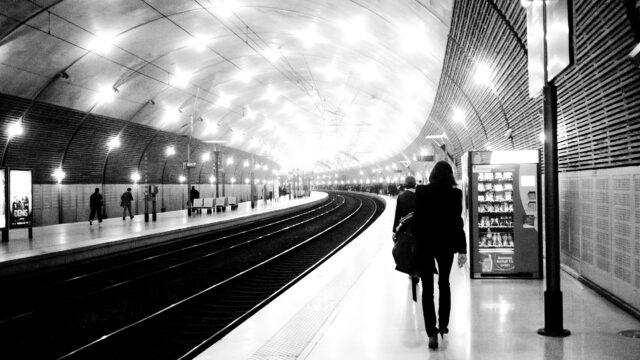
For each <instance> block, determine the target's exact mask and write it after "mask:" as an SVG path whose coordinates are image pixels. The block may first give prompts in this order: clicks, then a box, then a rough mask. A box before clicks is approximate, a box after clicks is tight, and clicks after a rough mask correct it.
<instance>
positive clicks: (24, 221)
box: [8, 170, 33, 228]
mask: <svg viewBox="0 0 640 360" xmlns="http://www.w3.org/2000/svg"><path fill="white" fill-rule="evenodd" d="M9 185H10V189H9V199H8V201H9V212H10V213H9V215H10V216H9V218H10V220H9V221H10V222H11V228H24V227H31V226H33V196H32V193H31V189H32V186H31V170H9Z"/></svg>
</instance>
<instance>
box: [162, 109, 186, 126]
mask: <svg viewBox="0 0 640 360" xmlns="http://www.w3.org/2000/svg"><path fill="white" fill-rule="evenodd" d="M180 116H181V115H180V112H179V111H178V109H177V108H174V107H167V108H166V109H165V111H164V116H163V117H162V123H163V124H170V123H174V122H176V121H178V119H179V118H180Z"/></svg>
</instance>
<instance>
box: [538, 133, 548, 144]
mask: <svg viewBox="0 0 640 360" xmlns="http://www.w3.org/2000/svg"><path fill="white" fill-rule="evenodd" d="M538 139H540V142H541V143H543V144H544V141H545V140H546V136H545V135H544V131H542V132H541V133H540V134H538Z"/></svg>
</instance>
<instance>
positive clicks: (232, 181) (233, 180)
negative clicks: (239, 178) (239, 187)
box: [231, 176, 236, 184]
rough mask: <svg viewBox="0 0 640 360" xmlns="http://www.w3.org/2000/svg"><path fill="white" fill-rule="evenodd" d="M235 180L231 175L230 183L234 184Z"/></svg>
mask: <svg viewBox="0 0 640 360" xmlns="http://www.w3.org/2000/svg"><path fill="white" fill-rule="evenodd" d="M235 182H236V178H235V177H233V176H232V177H231V183H232V184H234V183H235Z"/></svg>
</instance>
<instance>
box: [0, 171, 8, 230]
mask: <svg viewBox="0 0 640 360" xmlns="http://www.w3.org/2000/svg"><path fill="white" fill-rule="evenodd" d="M4 177H5V170H4V169H0V229H4V228H6V227H7V214H5V198H4V194H5V191H4V189H5V186H7V182H6V179H5V178H4Z"/></svg>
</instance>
